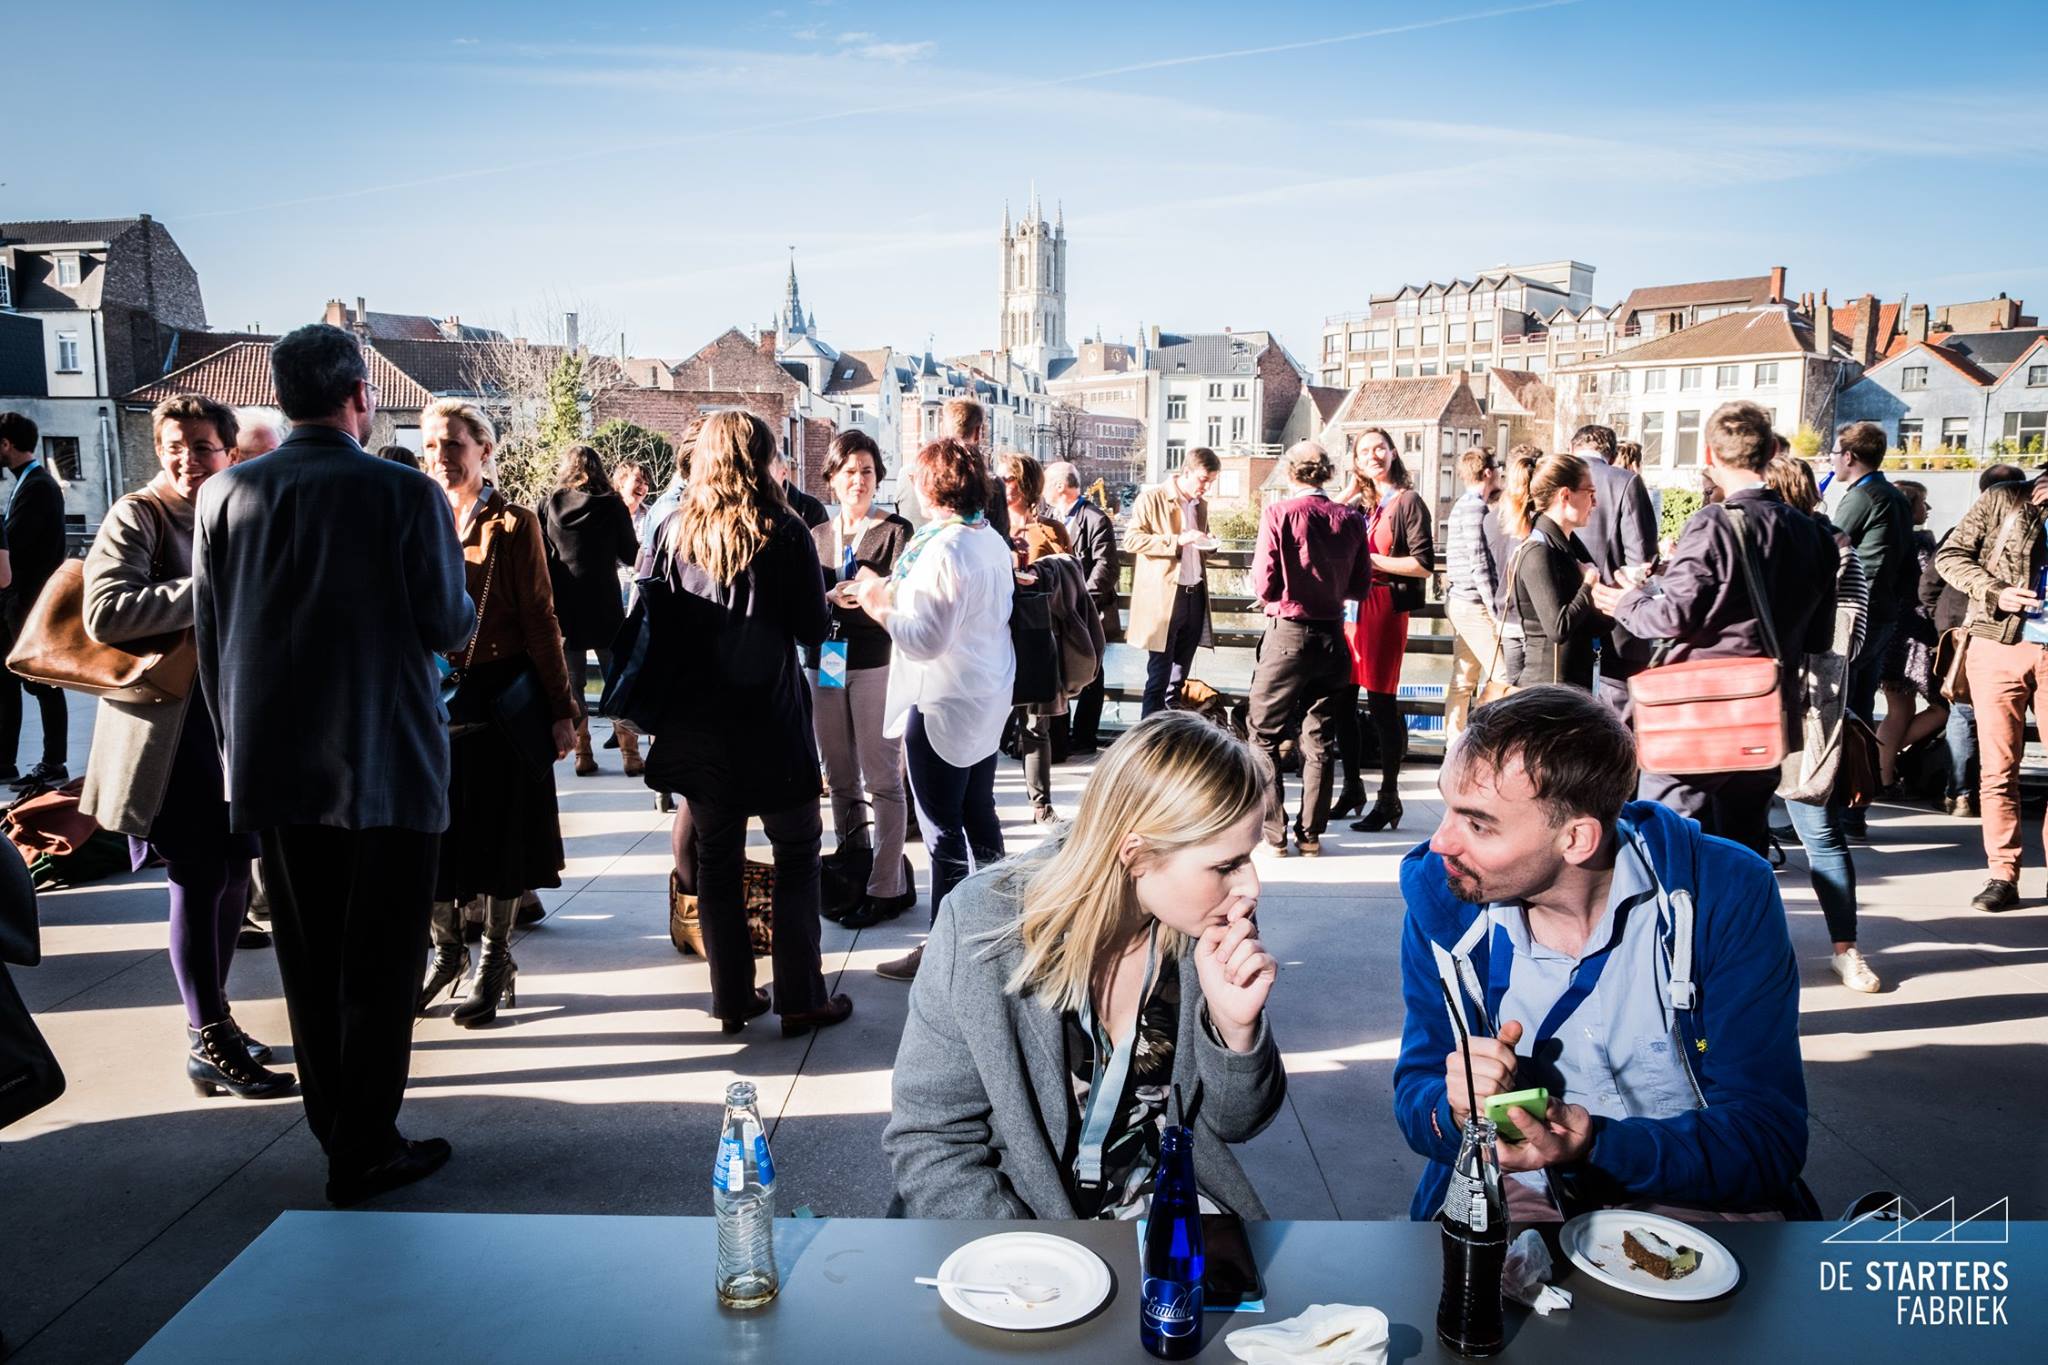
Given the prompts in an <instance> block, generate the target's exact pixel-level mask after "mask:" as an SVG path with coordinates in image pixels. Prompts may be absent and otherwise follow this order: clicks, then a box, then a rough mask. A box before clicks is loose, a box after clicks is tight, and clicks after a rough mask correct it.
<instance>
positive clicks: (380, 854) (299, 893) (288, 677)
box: [192, 324, 476, 1205]
mask: <svg viewBox="0 0 2048 1365" xmlns="http://www.w3.org/2000/svg"><path fill="white" fill-rule="evenodd" d="M271 374H272V378H273V380H274V382H275V384H276V388H277V397H278V404H279V406H280V407H282V408H283V409H284V414H285V416H286V417H288V418H290V419H291V420H292V423H293V427H292V433H291V435H290V436H289V437H288V438H287V439H286V440H285V442H284V444H283V445H281V446H279V447H278V448H277V449H276V451H274V452H272V453H271V454H269V455H266V456H264V457H263V458H262V459H260V460H254V461H251V462H250V463H247V464H239V465H236V466H234V467H233V468H232V469H229V470H228V471H227V472H225V473H223V474H219V475H216V476H215V477H214V478H212V479H210V480H209V481H208V482H207V485H206V487H205V489H204V490H202V492H201V495H200V498H199V508H198V524H197V527H196V529H195V533H194V536H193V546H192V573H193V580H194V582H193V606H194V615H195V621H194V629H195V634H196V642H197V645H198V653H199V683H200V687H201V689H202V692H203V694H204V696H205V698H206V705H207V708H208V709H209V710H210V711H211V712H212V713H213V722H214V729H215V732H216V733H217V734H218V735H219V737H220V744H221V749H222V760H223V762H224V765H225V767H226V771H227V797H228V819H229V823H230V824H231V825H232V826H233V828H234V829H236V830H238V831H254V832H259V833H261V835H262V838H263V871H264V879H265V884H266V885H267V886H268V888H269V890H270V911H271V923H272V932H273V933H274V934H275V937H276V946H277V966H278V974H279V976H280V977H282V978H283V982H284V996H285V1005H286V1007H287V1008H288V1009H289V1010H290V1013H291V1021H292V1044H293V1048H294V1050H295V1053H296V1059H297V1061H298V1066H299V1081H300V1084H301V1086H302V1087H303V1090H304V1094H305V1101H306V1120H307V1125H308V1126H309V1127H310V1128H311V1129H312V1130H313V1135H314V1136H315V1137H316V1138H318V1139H319V1141H320V1145H321V1147H322V1148H323V1149H324V1150H325V1151H326V1153H327V1169H328V1180H327V1197H328V1199H329V1200H330V1201H332V1202H333V1203H335V1204H337V1205H349V1204H354V1203H359V1202H360V1201H362V1200H364V1199H367V1198H370V1197H371V1196H372V1195H375V1194H378V1193H380V1192H382V1191H384V1190H388V1189H395V1188H397V1187H398V1186H400V1185H404V1184H407V1183H409V1182H411V1181H414V1180H417V1179H419V1178H420V1177H422V1176H424V1175H428V1174H430V1173H432V1172H433V1171H435V1170H437V1169H438V1168H439V1167H440V1166H441V1164H442V1163H443V1162H445V1161H446V1160H447V1159H448V1155H449V1147H448V1144H447V1143H446V1142H444V1141H442V1140H441V1139H439V1138H429V1139H427V1140H425V1141H420V1142H408V1141H406V1140H405V1139H404V1138H402V1137H401V1136H400V1135H399V1132H398V1123H397V1120H398V1109H399V1105H400V1103H401V1102H402V1101H403V1100H404V1098H405V1082H406V1073H407V1070H408V1068H409V1065H410V1062H411V1057H412V1027H413V1018H414V1014H415V1007H416V1005H417V1003H418V995H419V985H420V972H421V967H422V964H423V963H424V962H425V960H426V953H427V918H428V914H429V911H430V909H431V906H432V901H433V892H434V870H435V863H436V858H437V856H438V853H439V838H440V832H441V831H442V830H443V829H445V828H446V827H447V824H448V732H447V713H446V711H445V710H444V709H443V708H442V706H441V703H440V689H439V672H438V670H437V668H436V666H435V662H434V655H435V654H437V653H444V654H445V653H451V652H453V651H455V650H458V649H460V648H461V647H462V645H463V643H464V642H465V641H466V640H467V639H468V638H469V634H470V631H471V630H472V629H473V627H474V624H475V617H476V611H475V607H474V606H473V605H472V603H471V602H470V600H469V595H468V594H467V593H466V592H465V591H464V590H463V573H462V553H461V550H460V549H459V548H458V546H457V543H456V539H455V527H454V520H453V518H452V517H451V516H450V515H449V512H448V504H447V502H446V500H445V499H444V498H443V497H442V495H441V494H440V493H439V492H438V491H437V490H436V489H435V488H434V486H433V484H431V483H430V482H428V481H427V479H426V477H425V476H424V475H422V474H420V473H418V472H416V471H414V470H411V469H407V468H406V467H405V466H403V465H401V464H398V463H396V462H394V461H390V460H380V459H378V458H376V457H375V456H373V455H370V454H368V453H367V452H365V451H364V450H363V448H362V446H361V444H360V442H361V441H362V440H363V439H365V438H366V437H367V436H368V435H369V432H370V420H371V417H372V415H373V414H374V412H375V411H376V403H377V391H376V386H375V385H373V384H372V383H371V382H370V378H369V371H368V368H367V367H366V365H365V363H364V358H363V353H362V349H361V348H360V346H358V345H357V343H356V340H355V338H354V337H353V336H351V335H350V334H349V333H347V332H344V331H342V330H341V329H339V328H336V327H329V326H325V325H321V324H315V325H313V326H310V327H301V328H300V329H299V330H298V331H296V332H293V333H292V334H291V335H289V336H287V337H285V338H283V339H282V340H280V341H279V342H277V344H276V345H275V346H273V347H272V348H271Z"/></svg>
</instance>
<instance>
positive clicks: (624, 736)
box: [612, 725, 647, 777]
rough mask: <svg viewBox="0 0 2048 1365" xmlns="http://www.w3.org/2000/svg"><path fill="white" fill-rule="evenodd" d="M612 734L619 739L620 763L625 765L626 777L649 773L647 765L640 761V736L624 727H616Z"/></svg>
mask: <svg viewBox="0 0 2048 1365" xmlns="http://www.w3.org/2000/svg"><path fill="white" fill-rule="evenodd" d="M612 733H613V734H615V735H617V736H618V737H619V761H620V762H621V763H623V764H624V765H625V768H626V776H628V777H638V776H640V774H642V773H644V772H646V771H647V765H646V764H645V763H643V762H641V761H640V736H639V735H637V734H635V733H634V732H633V731H631V730H629V729H627V728H626V727H625V726H623V725H614V726H613V727H612Z"/></svg>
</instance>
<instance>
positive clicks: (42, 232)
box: [0, 218, 142, 246]
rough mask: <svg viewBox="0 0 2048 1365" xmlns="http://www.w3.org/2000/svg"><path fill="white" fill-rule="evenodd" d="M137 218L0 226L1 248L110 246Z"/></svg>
mask: <svg viewBox="0 0 2048 1365" xmlns="http://www.w3.org/2000/svg"><path fill="white" fill-rule="evenodd" d="M141 221H142V220H141V219H140V218H76V219H74V218H47V219H42V220H40V221H37V222H33V223H0V246H40V245H43V244H45V243H50V242H112V241H113V240H114V239H115V238H116V237H119V236H120V235H121V234H122V233H124V232H126V231H127V230H128V229H130V228H132V227H134V226H135V225H136V224H138V223H140V222H141Z"/></svg>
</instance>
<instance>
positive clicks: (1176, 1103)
mask: <svg viewBox="0 0 2048 1365" xmlns="http://www.w3.org/2000/svg"><path fill="white" fill-rule="evenodd" d="M1437 984H1438V985H1442V984H1443V983H1442V982H1438V983H1437ZM1173 1126H1174V1127H1176V1128H1185V1127H1187V1126H1188V1115H1187V1111H1186V1110H1185V1109H1183V1108H1182V1107H1181V1103H1180V1086H1179V1085H1175V1086H1174V1087H1173Z"/></svg>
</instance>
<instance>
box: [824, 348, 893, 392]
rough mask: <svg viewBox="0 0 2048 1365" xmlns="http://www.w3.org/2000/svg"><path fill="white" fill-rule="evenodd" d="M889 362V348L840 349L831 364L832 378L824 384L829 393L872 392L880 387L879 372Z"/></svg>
mask: <svg viewBox="0 0 2048 1365" xmlns="http://www.w3.org/2000/svg"><path fill="white" fill-rule="evenodd" d="M888 364H889V348H888V347H886V346H884V347H883V348H881V349H880V350H877V351H842V352H840V354H839V358H838V360H837V361H835V362H834V363H833V365H832V378H831V380H830V382H828V383H827V384H826V385H825V392H826V393H828V394H831V393H874V392H875V391H876V390H877V389H879V388H880V387H881V379H880V374H879V372H880V371H882V370H884V369H886V368H887V367H888Z"/></svg>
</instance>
